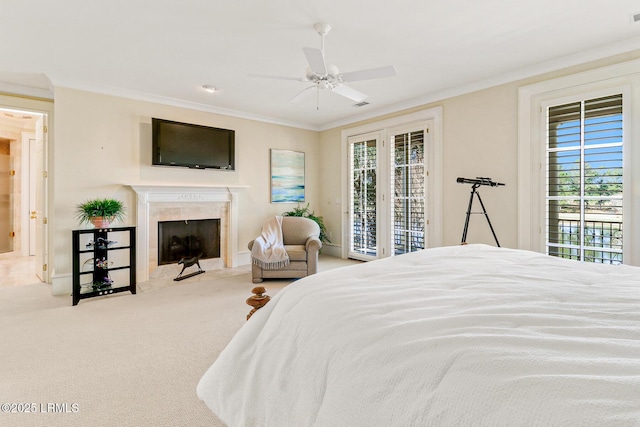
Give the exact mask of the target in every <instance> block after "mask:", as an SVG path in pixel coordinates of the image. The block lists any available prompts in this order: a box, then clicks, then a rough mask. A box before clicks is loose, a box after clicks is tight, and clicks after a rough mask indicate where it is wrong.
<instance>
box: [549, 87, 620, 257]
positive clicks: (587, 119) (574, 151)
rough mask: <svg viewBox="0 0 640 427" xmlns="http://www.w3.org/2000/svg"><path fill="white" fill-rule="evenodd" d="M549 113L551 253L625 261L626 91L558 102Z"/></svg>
mask: <svg viewBox="0 0 640 427" xmlns="http://www.w3.org/2000/svg"><path fill="white" fill-rule="evenodd" d="M547 117H548V121H547V124H548V127H547V131H548V139H547V168H546V170H547V176H546V181H547V186H546V204H547V209H546V246H547V253H548V254H549V255H554V256H558V257H562V258H569V259H575V260H580V261H587V262H597V263H606V264H620V263H622V256H623V241H622V230H623V215H622V210H623V162H622V158H623V157H622V155H623V153H622V150H623V122H622V117H623V115H622V95H621V94H617V95H612V96H607V97H602V98H595V99H588V100H582V101H578V102H572V103H567V104H562V105H556V106H552V107H549V109H548V116H547Z"/></svg>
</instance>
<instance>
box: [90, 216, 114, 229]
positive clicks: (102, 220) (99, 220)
mask: <svg viewBox="0 0 640 427" xmlns="http://www.w3.org/2000/svg"><path fill="white" fill-rule="evenodd" d="M111 220H112V218H109V217H106V216H96V217H93V218H91V223H92V224H93V226H94V227H95V228H107V227H109V225H111Z"/></svg>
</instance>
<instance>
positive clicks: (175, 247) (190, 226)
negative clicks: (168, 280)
mask: <svg viewBox="0 0 640 427" xmlns="http://www.w3.org/2000/svg"><path fill="white" fill-rule="evenodd" d="M192 257H198V258H199V259H208V258H220V219H195V220H193V219H190V220H180V221H160V222H158V265H165V264H175V263H177V262H178V261H180V259H182V258H192Z"/></svg>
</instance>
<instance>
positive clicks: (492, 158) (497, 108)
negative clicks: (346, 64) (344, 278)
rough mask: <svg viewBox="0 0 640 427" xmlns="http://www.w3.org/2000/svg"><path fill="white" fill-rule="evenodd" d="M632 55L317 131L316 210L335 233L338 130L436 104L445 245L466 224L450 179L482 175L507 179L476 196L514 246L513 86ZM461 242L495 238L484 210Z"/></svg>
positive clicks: (461, 193) (463, 191)
mask: <svg viewBox="0 0 640 427" xmlns="http://www.w3.org/2000/svg"><path fill="white" fill-rule="evenodd" d="M638 58H640V51H634V52H630V53H626V54H623V55H617V56H615V57H611V58H607V59H603V60H599V61H594V62H591V63H587V64H583V65H579V66H574V67H571V68H567V69H564V70H560V71H556V72H553V73H548V74H545V75H541V76H536V77H532V78H528V79H524V80H520V81H517V82H512V83H507V84H503V85H499V86H495V87H491V88H487V89H484V90H479V91H476V92H472V93H468V94H465V95H461V96H456V97H452V98H449V99H443V100H441V101H438V102H434V103H430V104H427V105H424V106H421V107H417V108H412V109H409V110H406V111H400V112H397V113H394V114H390V115H386V116H381V117H378V118H375V119H372V120H367V121H362V122H358V123H353V124H351V125H348V126H343V127H340V128H335V129H330V130H326V131H323V132H321V133H320V145H321V146H322V148H323V151H322V157H321V162H322V169H323V176H322V181H323V183H325V185H324V186H323V187H322V192H321V194H320V200H321V201H322V204H321V210H320V213H321V214H323V215H324V217H325V218H324V219H325V223H326V226H327V229H328V230H330V231H333V235H334V236H337V235H338V234H339V232H340V230H341V229H342V219H343V218H344V214H343V212H344V211H346V208H347V207H341V206H336V205H335V204H332V203H331V204H330V202H333V200H334V199H335V197H337V196H336V195H339V194H341V193H340V192H341V191H342V188H343V187H345V186H346V183H343V182H342V181H341V177H340V173H339V172H340V165H341V162H342V161H343V159H344V158H346V153H342V152H341V151H342V148H341V147H342V145H341V132H342V130H344V129H349V128H352V127H357V126H361V125H363V124H366V123H373V122H376V121H380V120H384V119H387V118H391V117H397V116H401V115H403V114H408V113H412V112H415V111H419V110H424V109H427V108H432V107H435V106H441V107H442V108H443V157H444V158H443V163H442V164H443V166H442V167H443V171H442V172H443V182H444V184H443V192H444V194H443V205H444V206H443V212H444V220H443V227H444V229H443V244H444V245H456V244H459V243H460V240H461V237H462V231H463V228H464V220H465V216H466V210H467V204H468V202H469V195H470V191H471V186H469V185H462V184H458V183H456V178H457V177H467V178H474V177H477V176H486V177H491V178H493V179H494V180H495V181H498V182H503V183H505V184H506V186H504V187H497V188H494V187H481V188H480V194H481V197H482V200H483V202H484V204H485V207H486V209H487V211H488V214H489V217H490V219H491V222H492V224H493V226H494V229H495V230H496V234H497V237H498V239H499V241H500V244H501V246H505V247H512V248H515V247H517V244H518V236H517V231H518V193H517V184H518V89H519V88H520V87H522V86H525V85H528V84H532V83H536V82H541V81H545V80H549V79H553V78H557V77H560V76H566V75H571V74H574V73H578V72H582V71H586V70H590V69H595V68H599V67H604V66H607V65H611V64H616V63H620V62H624V61H630V60H633V59H638ZM480 210H481V209H480V205H479V203H478V202H477V200H476V201H474V209H473V211H480ZM333 242H334V244H336V245H340V242H341V239H339V238H334V239H333ZM467 242H469V243H487V244H495V242H494V240H493V236H492V235H491V231H490V230H489V227H488V225H487V223H486V220H485V219H484V217H483V216H482V215H475V216H472V217H471V222H470V225H469V233H468V235H467ZM336 252H339V251H336Z"/></svg>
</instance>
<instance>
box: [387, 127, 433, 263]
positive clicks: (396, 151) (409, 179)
mask: <svg viewBox="0 0 640 427" xmlns="http://www.w3.org/2000/svg"><path fill="white" fill-rule="evenodd" d="M392 142H393V146H392V147H391V150H392V156H391V160H392V165H391V168H392V173H391V188H392V190H393V197H392V198H391V205H392V206H391V210H392V215H393V228H392V232H393V236H392V239H393V250H394V254H395V255H400V254H404V253H408V252H413V251H417V250H420V249H424V247H425V246H424V239H425V215H424V210H425V173H424V172H425V166H424V160H425V159H424V131H423V130H420V131H417V132H408V133H403V134H399V135H394V136H393V138H392Z"/></svg>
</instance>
